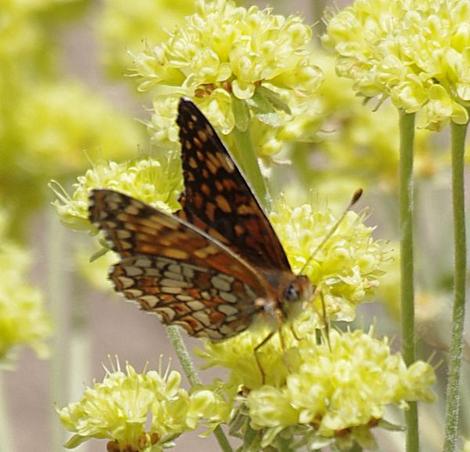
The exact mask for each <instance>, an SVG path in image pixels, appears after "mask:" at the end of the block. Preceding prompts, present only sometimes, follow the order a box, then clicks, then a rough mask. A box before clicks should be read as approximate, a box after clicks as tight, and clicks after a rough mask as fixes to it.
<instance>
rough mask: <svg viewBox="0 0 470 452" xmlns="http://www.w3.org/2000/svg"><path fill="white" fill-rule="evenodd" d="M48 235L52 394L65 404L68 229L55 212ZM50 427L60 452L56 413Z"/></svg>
mask: <svg viewBox="0 0 470 452" xmlns="http://www.w3.org/2000/svg"><path fill="white" fill-rule="evenodd" d="M47 235H48V237H47V244H48V246H49V248H48V263H49V264H48V265H49V267H48V270H47V272H48V281H47V283H48V284H47V285H48V293H47V296H48V298H49V302H50V310H51V313H52V318H53V322H54V325H55V328H56V331H55V333H56V336H55V337H56V340H55V341H54V344H53V345H52V347H51V348H52V350H53V353H52V358H51V380H50V381H51V386H50V394H51V399H52V403H57V404H59V405H63V404H65V402H66V401H67V399H68V395H67V392H68V391H67V390H68V384H69V377H70V374H69V372H68V370H67V366H68V364H69V362H68V353H67V351H66V350H67V348H68V345H69V341H70V337H69V322H68V317H67V312H66V303H65V300H67V298H68V297H67V295H68V294H67V292H68V288H67V286H68V281H67V275H66V274H65V272H64V271H63V266H62V265H63V264H62V263H63V262H65V261H66V259H64V256H63V253H64V249H65V248H66V247H65V246H64V241H65V230H64V228H63V227H62V226H61V224H60V223H59V222H58V221H57V218H56V217H55V215H51V216H50V217H49V218H48V228H47ZM52 403H51V405H52ZM51 429H52V450H53V451H57V452H59V451H61V450H63V447H62V445H63V443H64V432H63V430H62V428H61V427H60V425H59V424H58V423H57V420H56V416H55V413H53V414H52V415H51Z"/></svg>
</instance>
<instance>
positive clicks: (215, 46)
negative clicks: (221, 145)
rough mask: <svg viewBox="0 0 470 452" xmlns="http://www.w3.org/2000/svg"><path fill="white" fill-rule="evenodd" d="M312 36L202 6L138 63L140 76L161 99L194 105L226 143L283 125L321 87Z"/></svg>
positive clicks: (223, 5) (291, 21) (219, 5)
mask: <svg viewBox="0 0 470 452" xmlns="http://www.w3.org/2000/svg"><path fill="white" fill-rule="evenodd" d="M311 35H312V33H311V30H310V28H309V27H308V26H307V25H305V24H303V23H302V21H301V19H300V18H299V17H296V16H289V17H284V16H280V15H274V14H271V11H270V10H268V9H265V10H260V9H259V8H258V7H256V6H252V7H250V8H248V9H246V8H243V7H237V6H235V5H234V3H232V2H230V1H224V0H217V1H214V2H204V1H201V2H198V8H197V12H196V13H195V14H194V15H192V16H189V17H187V18H186V19H185V22H184V23H183V24H182V25H181V26H180V27H178V28H177V29H176V30H175V31H173V32H172V33H170V35H169V36H168V38H167V40H166V41H164V42H163V43H161V44H159V45H156V46H150V45H149V46H148V47H147V49H146V50H144V51H143V52H141V53H139V54H136V55H134V57H135V63H134V67H133V70H134V75H135V76H137V77H138V79H139V81H140V85H139V88H140V90H144V91H146V90H149V89H152V92H153V93H154V95H155V97H159V98H161V97H173V98H179V97H180V96H181V95H186V96H188V97H191V98H193V99H194V100H195V101H196V103H197V104H198V106H199V107H200V108H201V109H202V110H203V111H204V113H206V114H207V116H208V118H209V120H210V121H211V123H212V124H213V125H214V126H215V127H216V128H217V129H218V130H219V131H221V132H222V133H223V134H224V135H228V134H229V133H231V132H232V131H233V130H234V128H235V127H237V128H238V129H239V130H243V131H246V130H247V129H248V127H249V126H250V121H251V120H252V119H253V118H256V120H259V121H261V122H263V123H266V124H268V125H272V124H276V123H282V121H285V120H287V119H288V117H289V113H290V106H291V105H294V104H295V103H296V102H297V100H298V99H302V98H304V97H305V96H307V95H311V94H312V92H313V91H315V90H316V88H317V87H318V85H319V81H320V78H321V77H320V72H319V70H318V68H317V67H316V66H315V65H314V64H313V62H312V59H313V58H312V55H311V53H310V49H309V48H308V44H309V42H310V40H311ZM156 114H157V115H158V111H157V110H156ZM174 115H176V110H175V112H174ZM153 122H154V123H157V121H153Z"/></svg>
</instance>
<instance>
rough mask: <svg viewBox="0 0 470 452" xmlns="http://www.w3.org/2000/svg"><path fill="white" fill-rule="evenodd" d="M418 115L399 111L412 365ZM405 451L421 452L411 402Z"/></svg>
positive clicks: (406, 351)
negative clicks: (414, 172)
mask: <svg viewBox="0 0 470 452" xmlns="http://www.w3.org/2000/svg"><path fill="white" fill-rule="evenodd" d="M414 127H415V115H414V114H409V113H405V112H400V237H401V241H400V256H401V257H400V263H401V325H402V341H403V345H402V347H403V358H404V360H405V363H406V364H407V365H408V366H410V365H411V364H412V363H413V362H414V361H416V343H415V320H414V318H415V311H414V271H413V142H414ZM405 420H406V426H407V431H406V450H407V452H418V450H419V434H418V407H417V404H416V402H410V403H409V410H408V411H406V413H405Z"/></svg>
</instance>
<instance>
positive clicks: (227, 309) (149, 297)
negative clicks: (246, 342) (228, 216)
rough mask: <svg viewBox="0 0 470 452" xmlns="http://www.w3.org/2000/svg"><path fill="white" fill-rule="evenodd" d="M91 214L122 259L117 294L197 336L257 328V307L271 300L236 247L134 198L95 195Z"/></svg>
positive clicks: (115, 271) (106, 192)
mask: <svg viewBox="0 0 470 452" xmlns="http://www.w3.org/2000/svg"><path fill="white" fill-rule="evenodd" d="M89 216H90V219H91V221H92V222H93V223H94V224H95V225H96V226H97V227H98V228H99V229H101V230H102V231H104V233H105V236H106V238H107V239H108V241H109V242H110V243H111V246H112V249H113V250H114V251H116V252H117V253H118V254H119V255H120V256H121V258H122V260H121V262H119V263H118V264H117V265H116V266H114V267H113V269H112V272H111V279H112V281H113V282H114V285H115V288H116V290H117V291H118V292H122V293H124V295H125V296H126V297H127V298H131V299H134V300H137V301H138V302H139V303H140V305H141V306H142V307H143V309H145V310H148V311H153V312H156V313H157V314H160V316H161V317H162V319H163V321H164V322H166V323H178V324H180V325H182V326H183V327H184V328H185V329H186V330H187V331H188V332H189V333H190V334H192V335H195V336H208V337H210V338H212V339H223V338H227V337H230V336H232V335H234V334H237V333H238V332H240V331H242V330H243V329H245V328H247V327H248V326H249V324H250V323H251V321H252V319H253V315H254V313H255V310H256V309H257V308H256V307H255V303H254V301H255V300H256V299H257V298H263V299H264V298H265V297H266V295H267V293H266V288H265V286H264V283H263V279H262V278H261V277H260V275H259V274H258V273H257V271H256V270H255V269H254V268H253V267H251V266H250V264H248V263H246V262H245V261H244V260H243V259H241V258H240V257H239V256H237V255H236V254H234V253H233V252H232V251H231V250H230V249H229V248H227V247H226V246H224V245H223V244H221V243H218V242H217V241H216V240H214V239H213V238H211V237H210V236H208V235H206V234H205V233H204V232H203V231H200V230H198V229H197V228H195V227H194V226H192V225H190V224H188V223H186V222H185V221H183V220H181V219H179V218H176V217H174V216H171V215H167V214H165V213H163V212H160V211H158V210H156V209H154V208H153V207H151V206H149V205H147V204H144V203H142V202H140V201H138V200H136V199H134V198H131V197H129V196H127V195H124V194H122V193H119V192H115V191H112V190H93V191H92V192H91V195H90V211H89ZM178 297H179V298H178ZM188 297H191V298H190V299H189V298H188ZM234 299H235V301H233V300H234ZM190 300H194V302H199V303H198V304H197V307H198V308H200V307H201V306H200V304H202V305H204V309H203V310H201V311H200V310H199V309H198V308H196V303H194V306H193V307H191V305H189V304H188V301H190ZM188 309H189V310H190V311H189V310H188ZM171 310H172V311H173V312H174V314H170V311H171ZM207 319H208V321H207ZM204 321H206V323H208V325H206V324H205V323H204Z"/></svg>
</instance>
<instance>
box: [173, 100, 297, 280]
mask: <svg viewBox="0 0 470 452" xmlns="http://www.w3.org/2000/svg"><path fill="white" fill-rule="evenodd" d="M177 122H178V125H179V127H180V141H181V146H182V152H181V155H182V161H183V174H184V186H185V189H184V192H183V194H182V196H181V198H180V203H181V204H182V211H181V212H180V213H179V214H178V215H179V216H180V217H181V218H185V219H186V220H187V221H188V222H190V223H191V224H194V225H195V226H197V227H198V228H200V229H202V230H204V231H205V232H207V233H208V234H209V235H211V236H212V237H214V238H215V239H217V240H219V241H221V242H222V243H224V244H226V245H227V246H228V247H230V248H231V249H232V250H233V251H234V252H235V253H237V254H238V255H240V256H243V258H245V259H246V260H248V261H249V262H250V263H252V264H254V265H256V266H257V267H260V268H266V269H269V268H272V269H278V270H280V271H282V270H284V271H290V266H289V262H288V260H287V257H286V254H285V252H284V250H283V248H282V245H281V243H280V242H279V239H278V238H277V236H276V233H275V232H274V230H273V228H272V226H271V224H270V222H269V220H268V219H267V218H266V215H265V214H264V212H263V210H262V208H261V207H260V205H259V202H258V201H257V199H256V197H255V196H254V194H253V192H252V190H251V189H250V187H249V185H248V184H247V182H246V181H245V179H244V178H243V176H242V174H241V172H240V171H239V169H238V167H237V165H236V163H235V162H234V160H233V159H232V157H231V156H230V154H229V152H228V151H227V149H226V148H225V146H224V145H223V144H222V142H221V140H220V139H219V137H218V136H217V134H216V133H215V131H214V129H213V128H212V126H211V125H210V123H209V121H207V119H206V118H205V117H204V115H203V114H202V113H201V112H200V111H199V109H198V108H197V107H196V106H195V105H194V104H193V103H192V102H191V101H188V100H185V99H182V100H181V101H180V104H179V109H178V119H177Z"/></svg>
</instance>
